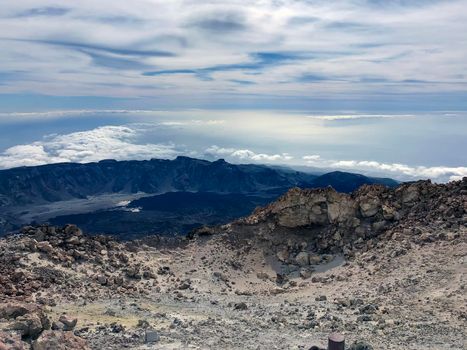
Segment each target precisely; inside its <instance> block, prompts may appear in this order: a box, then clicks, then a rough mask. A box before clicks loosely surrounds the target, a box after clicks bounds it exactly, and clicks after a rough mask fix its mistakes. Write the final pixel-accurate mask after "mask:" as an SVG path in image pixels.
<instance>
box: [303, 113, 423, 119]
mask: <svg viewBox="0 0 467 350" xmlns="http://www.w3.org/2000/svg"><path fill="white" fill-rule="evenodd" d="M413 117H416V115H415V114H347V115H346V114H341V115H309V116H307V118H312V119H316V120H327V121H339V120H357V119H384V118H404V119H405V118H413Z"/></svg>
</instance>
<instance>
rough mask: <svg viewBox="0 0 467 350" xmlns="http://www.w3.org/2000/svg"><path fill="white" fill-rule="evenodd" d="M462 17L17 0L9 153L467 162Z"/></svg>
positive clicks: (460, 171) (3, 142) (438, 10)
mask: <svg viewBox="0 0 467 350" xmlns="http://www.w3.org/2000/svg"><path fill="white" fill-rule="evenodd" d="M465 33H467V1H465V0H452V1H450V0H446V1H436V0H425V1H418V0H413V1H402V0H387V1H374V0H372V1H371V0H347V1H344V0H341V1H323V0H316V1H314V0H302V1H297V0H257V1H255V0H253V1H245V0H233V1H229V2H225V1H214V0H211V1H189V0H171V1H156V0H135V1H127V0H112V1H110V0H109V1H95V0H80V1H63V0H62V1H56V0H21V1H8V2H5V4H2V6H1V7H0V45H1V48H2V49H1V50H0V168H7V167H13V166H19V165H35V164H44V163H50V162H57V161H83V162H84V161H93V160H98V159H102V158H105V157H112V158H117V159H129V158H138V159H145V158H150V157H151V155H153V156H160V157H168V158H170V157H174V156H176V155H178V154H188V155H193V156H197V157H203V158H209V159H214V158H216V157H224V158H227V159H229V160H230V161H233V162H263V163H265V162H266V163H274V164H288V165H308V166H310V167H318V168H326V169H334V168H339V169H343V170H356V171H361V172H365V173H372V174H377V175H387V176H392V177H396V178H400V179H414V178H421V177H424V178H426V177H432V178H434V179H438V180H440V181H446V180H449V179H454V178H459V177H460V176H462V175H464V174H467V170H466V165H467V160H466V159H465V156H464V155H463V152H462V151H461V150H463V149H466V148H467V144H466V139H467V123H466V113H465V111H467V36H466V35H465ZM213 133H214V135H213ZM220 135H222V137H221V136H220ZM67 140H70V142H67Z"/></svg>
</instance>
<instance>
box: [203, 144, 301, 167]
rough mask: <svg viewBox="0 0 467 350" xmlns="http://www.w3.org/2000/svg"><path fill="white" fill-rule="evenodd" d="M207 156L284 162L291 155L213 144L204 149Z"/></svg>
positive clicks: (290, 158) (290, 157)
mask: <svg viewBox="0 0 467 350" xmlns="http://www.w3.org/2000/svg"><path fill="white" fill-rule="evenodd" d="M204 154H205V155H207V156H213V157H227V158H229V159H234V160H237V161H238V160H240V161H255V162H265V163H271V162H284V161H290V160H292V159H293V157H292V156H291V155H290V154H288V153H280V154H266V153H255V152H253V151H250V150H248V149H235V148H223V147H218V146H216V145H213V146H211V147H209V148H207V149H206V150H205V151H204Z"/></svg>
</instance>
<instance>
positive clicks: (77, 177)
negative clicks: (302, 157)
mask: <svg viewBox="0 0 467 350" xmlns="http://www.w3.org/2000/svg"><path fill="white" fill-rule="evenodd" d="M362 184H384V185H386V186H390V187H393V186H396V185H397V184H398V183H397V182H396V181H394V180H392V179H383V178H371V177H366V176H363V175H360V174H352V173H345V172H331V173H327V174H324V175H320V176H318V175H315V174H310V173H306V172H301V171H295V170H292V169H289V168H285V167H269V166H265V165H254V164H244V165H236V164H230V163H227V162H226V161H224V160H222V159H220V160H217V161H214V162H210V161H206V160H200V159H194V158H189V157H177V158H176V159H174V160H163V159H151V160H147V161H115V160H103V161H100V162H97V163H88V164H76V163H60V164H50V165H43V166H35V167H21V168H14V169H8V170H1V171H0V207H1V210H2V212H1V213H0V233H1V232H7V231H10V230H13V229H15V228H16V227H17V226H19V225H23V224H26V223H28V222H30V221H34V222H36V223H41V222H43V221H51V222H54V223H57V224H58V223H63V222H69V223H76V224H79V225H80V226H82V227H83V228H85V229H87V230H88V231H89V232H107V233H113V234H118V235H122V234H124V235H125V236H127V235H131V234H132V233H135V234H136V233H137V234H138V235H140V234H144V233H145V232H147V233H166V234H170V233H173V232H181V233H184V232H186V231H187V230H189V229H191V228H193V227H196V226H197V225H198V226H199V225H203V224H218V223H222V222H226V221H229V220H232V219H235V218H236V217H239V216H242V215H245V214H247V213H249V212H250V211H251V210H252V209H254V208H255V207H256V206H258V205H264V204H266V203H268V202H270V201H272V200H274V199H275V198H277V197H278V196H279V195H281V194H283V193H284V192H286V191H287V190H288V189H289V188H291V187H302V188H314V187H326V186H332V187H334V188H335V189H336V190H338V191H342V192H351V191H353V190H355V189H356V188H358V187H360V186H361V185H362ZM141 197H142V198H141ZM117 199H118V202H116V200H117ZM130 223H131V225H130Z"/></svg>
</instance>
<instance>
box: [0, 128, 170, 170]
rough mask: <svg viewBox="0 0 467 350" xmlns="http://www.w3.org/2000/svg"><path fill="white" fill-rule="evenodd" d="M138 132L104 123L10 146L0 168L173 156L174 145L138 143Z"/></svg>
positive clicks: (0, 162) (1, 159) (1, 158)
mask: <svg viewBox="0 0 467 350" xmlns="http://www.w3.org/2000/svg"><path fill="white" fill-rule="evenodd" d="M136 136H137V131H136V130H134V129H131V128H129V127H124V126H105V127H99V128H96V129H93V130H89V131H82V132H75V133H71V134H67V135H57V136H52V137H49V138H46V139H44V140H43V141H37V142H34V143H33V144H30V145H18V146H14V147H10V148H8V149H7V150H5V151H4V152H3V153H2V154H0V168H12V167H18V166H32V165H41V164H50V163H60V162H78V163H87V162H95V161H99V160H102V159H107V158H111V159H117V160H125V159H150V158H173V157H175V156H176V155H177V154H179V152H178V151H177V150H176V149H175V146H174V145H170V144H169V145H167V144H137V143H135V142H134V139H135V137H136Z"/></svg>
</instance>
